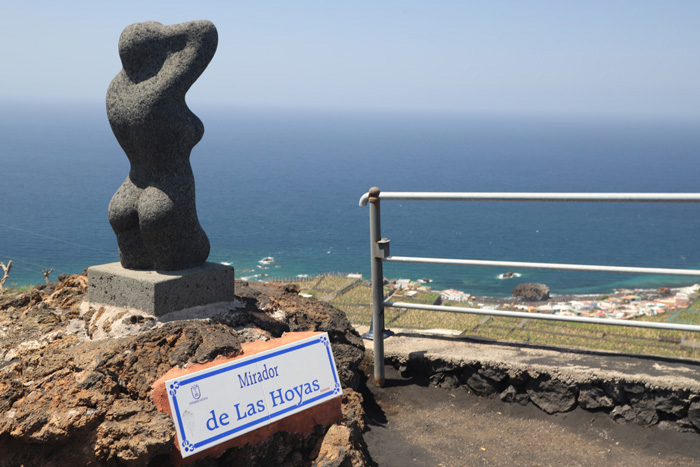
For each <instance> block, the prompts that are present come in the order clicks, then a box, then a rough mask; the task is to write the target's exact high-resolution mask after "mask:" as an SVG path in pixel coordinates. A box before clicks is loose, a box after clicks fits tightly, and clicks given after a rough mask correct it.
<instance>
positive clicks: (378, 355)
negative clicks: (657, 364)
mask: <svg viewBox="0 0 700 467" xmlns="http://www.w3.org/2000/svg"><path fill="white" fill-rule="evenodd" d="M380 200H392V201H398V200H401V201H508V202H514V201H516V202H519V201H522V202H528V201H529V202H532V201H535V202H613V203H700V193H413V192H385V193H381V191H380V190H379V188H377V187H374V188H371V189H370V190H369V192H367V193H365V194H364V195H362V197H361V198H360V206H366V205H367V204H369V230H370V255H371V258H372V267H371V274H372V324H371V327H370V336H369V337H370V338H372V339H373V343H374V381H375V384H376V385H377V386H379V387H383V386H384V337H385V336H386V335H387V334H385V332H386V331H385V328H384V307H394V308H410V309H418V310H432V311H447V312H452V313H470V314H480V315H490V316H505V317H513V318H527V319H539V320H550V321H568V322H583V323H594V324H608V325H613V326H628V327H642V328H652V329H654V328H655V329H671V330H677V331H693V332H700V326H693V325H688V324H675V323H655V322H643V321H627V320H621V319H608V318H586V317H577V316H560V315H549V314H537V313H525V312H517V311H500V310H484V309H480V308H462V307H452V306H450V307H446V306H438V305H422V304H416V303H405V302H390V301H385V300H384V295H383V294H384V284H383V281H384V273H383V262H393V263H423V264H443V265H461V266H483V267H508V268H518V269H547V270H559V271H562V270H563V271H595V272H613V273H631V274H654V275H671V276H689V277H700V270H695V269H665V268H639V267H623V266H595V265H584V264H562V263H528V262H516V261H486V260H471V259H452V258H420V257H411V256H391V255H390V253H389V240H388V239H386V238H382V236H381V215H380Z"/></svg>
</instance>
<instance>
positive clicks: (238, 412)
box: [234, 404, 247, 420]
mask: <svg viewBox="0 0 700 467" xmlns="http://www.w3.org/2000/svg"><path fill="white" fill-rule="evenodd" d="M239 405H240V404H236V405H235V406H234V407H236V415H238V420H243V419H244V418H246V417H247V415H246V414H245V413H244V414H243V415H241V411H240V410H238V406H239Z"/></svg>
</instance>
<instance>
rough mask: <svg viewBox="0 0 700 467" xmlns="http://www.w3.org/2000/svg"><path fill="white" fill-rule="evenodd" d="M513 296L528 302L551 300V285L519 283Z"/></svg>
mask: <svg viewBox="0 0 700 467" xmlns="http://www.w3.org/2000/svg"><path fill="white" fill-rule="evenodd" d="M513 298H517V299H520V300H523V301H526V302H544V301H547V300H549V287H547V286H546V285H545V284H537V283H534V282H532V283H525V284H518V285H516V286H515V288H514V289H513Z"/></svg>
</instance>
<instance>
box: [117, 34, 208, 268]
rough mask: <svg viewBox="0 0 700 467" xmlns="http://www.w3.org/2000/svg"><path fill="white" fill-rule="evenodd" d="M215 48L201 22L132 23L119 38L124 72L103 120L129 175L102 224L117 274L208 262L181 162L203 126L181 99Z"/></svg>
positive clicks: (190, 181)
mask: <svg viewBox="0 0 700 467" xmlns="http://www.w3.org/2000/svg"><path fill="white" fill-rule="evenodd" d="M217 42H218V36H217V32H216V28H215V27H214V25H213V24H212V23H211V22H209V21H192V22H188V23H182V24H175V25H171V26H163V25H162V24H160V23H156V22H150V21H149V22H145V23H137V24H132V25H131V26H128V27H127V28H126V29H124V32H122V35H121V37H120V38H119V56H120V58H121V61H122V65H123V67H124V68H123V69H122V70H121V71H120V72H119V74H117V76H116V77H115V78H114V80H112V82H111V83H110V85H109V89H108V90H107V117H108V118H109V123H110V125H111V127H112V131H113V132H114V135H115V136H116V138H117V141H119V144H120V145H121V147H122V149H123V150H124V152H125V153H126V155H127V157H128V158H129V162H130V163H131V170H130V172H129V175H128V177H127V178H126V180H125V181H124V183H123V184H122V186H121V187H120V188H119V190H117V192H116V193H115V195H114V197H113V198H112V201H111V202H110V204H109V222H110V224H111V225H112V229H113V230H114V232H115V233H116V235H117V244H118V246H119V256H120V258H121V264H122V266H123V267H124V268H127V269H156V270H165V271H176V270H183V269H189V268H193V267H196V266H200V265H202V264H203V263H204V262H205V261H206V259H207V257H208V256H209V240H208V239H207V236H206V234H205V233H204V230H203V229H202V227H201V226H200V225H199V220H198V219H197V210H196V206H195V188H194V175H193V174H192V167H191V166H190V160H189V159H190V152H191V151H192V148H193V147H194V145H195V144H197V143H198V142H199V140H200V139H201V138H202V135H203V134H204V125H202V122H201V121H200V120H199V118H197V116H196V115H194V114H193V113H192V112H191V111H190V109H189V108H188V107H187V104H186V103H185V93H187V91H188V90H189V88H190V86H192V84H193V83H194V82H195V81H196V80H197V78H198V77H199V76H200V75H201V74H202V72H203V71H204V69H205V68H206V67H207V65H208V64H209V62H210V61H211V59H212V57H213V56H214V52H215V51H216V46H217Z"/></svg>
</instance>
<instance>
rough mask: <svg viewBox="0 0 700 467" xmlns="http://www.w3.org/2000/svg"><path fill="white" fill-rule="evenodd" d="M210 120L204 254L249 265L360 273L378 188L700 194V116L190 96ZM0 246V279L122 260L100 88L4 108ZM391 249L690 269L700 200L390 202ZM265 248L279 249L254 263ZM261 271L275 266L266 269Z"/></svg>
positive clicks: (647, 280)
mask: <svg viewBox="0 0 700 467" xmlns="http://www.w3.org/2000/svg"><path fill="white" fill-rule="evenodd" d="M191 108H192V110H193V111H194V112H195V113H196V114H197V115H198V116H199V117H200V119H201V120H202V121H203V122H204V126H205V135H204V138H203V139H202V141H201V142H200V143H199V144H198V145H197V146H196V147H195V148H194V150H193V152H192V157H191V162H192V166H193V169H194V172H195V178H196V184H197V207H198V215H199V219H200V222H201V224H202V226H203V227H204V230H205V231H206V232H207V235H208V236H209V239H210V241H211V245H212V250H211V255H210V258H209V259H210V261H214V262H230V263H232V265H233V266H234V267H235V268H236V276H237V277H239V278H243V277H246V278H249V279H250V280H260V279H265V280H268V279H270V278H272V277H296V276H297V275H314V274H318V273H323V272H344V273H355V272H359V273H362V274H364V276H365V277H366V278H368V277H369V267H370V259H369V226H368V208H367V207H360V206H358V201H359V199H360V197H361V196H362V194H363V193H365V192H366V191H367V190H368V189H369V188H370V187H372V186H378V187H380V188H381V189H382V190H383V191H470V192H472V191H495V192H501V191H527V192H550V191H551V192H569V191H574V192H576V191H583V192H698V191H700V131H698V123H699V122H690V121H681V120H677V121H672V120H668V119H667V120H653V119H627V120H624V119H602V118H564V117H549V118H547V117H527V116H517V117H516V116H512V117H506V116H479V115H466V114H441V113H429V112H428V113H426V112H422V113H419V112H415V113H411V112H378V111H377V112H372V111H331V110H308V109H307V110H279V109H239V108H231V109H228V108H218V107H213V106H212V107H207V106H197V105H191ZM0 144H1V146H0V261H3V262H5V263H7V261H8V260H10V259H12V260H14V265H13V269H12V272H11V275H10V279H9V280H8V282H7V284H6V286H8V285H14V286H16V285H27V284H38V283H42V282H43V281H44V278H43V276H42V274H41V269H42V268H43V269H50V268H54V273H53V275H52V278H55V277H56V276H57V275H58V274H60V273H77V272H82V271H83V270H84V268H86V267H88V266H90V265H94V264H102V263H107V262H113V261H118V252H117V246H116V239H115V237H114V234H113V233H112V231H111V229H110V226H109V223H108V220H107V205H108V204H109V201H110V199H111V197H112V195H113V194H114V192H115V191H116V190H117V188H118V187H119V186H120V184H121V183H122V181H123V180H124V178H125V177H126V175H127V173H128V170H129V165H128V161H127V159H126V156H125V155H124V153H123V152H122V150H121V148H120V147H119V145H118V144H117V142H116V140H115V138H114V136H113V135H112V133H111V130H110V128H109V123H108V122H107V117H106V114H105V110H104V107H103V105H102V104H101V103H95V104H94V105H90V104H72V105H60V104H51V105H49V104H20V103H5V104H4V105H3V106H2V107H1V108H0ZM382 235H383V236H385V237H388V238H390V239H391V252H392V254H394V255H401V256H432V257H448V258H450V257H451V258H464V259H490V260H504V261H505V260H512V261H537V262H560V263H580V264H603V265H621V266H649V267H669V268H699V267H700V246H699V245H698V239H699V238H700V205H698V204H685V205H676V204H615V203H602V204H597V203H575V204H569V203H486V202H449V203H437V202H403V201H386V202H384V203H382ZM267 256H272V257H274V259H275V262H276V264H275V265H272V266H270V267H269V269H267V270H262V269H260V268H258V267H257V266H258V265H259V260H260V259H262V258H263V257H267ZM384 272H385V275H386V276H387V277H390V278H411V279H420V278H424V277H425V278H430V279H432V280H433V281H434V282H433V284H432V285H433V286H434V288H440V289H442V288H448V287H452V288H456V289H460V290H464V291H466V292H469V293H473V294H478V295H493V296H508V295H510V293H511V291H512V289H513V287H515V285H517V283H520V282H543V283H546V284H547V285H549V286H550V288H551V289H552V293H555V294H569V293H596V292H609V291H611V290H613V289H614V288H634V287H656V286H660V285H665V286H681V285H688V284H692V283H695V282H700V278H673V277H659V276H633V275H620V274H599V273H583V272H552V271H534V270H523V271H517V270H516V272H519V273H521V274H522V276H521V277H519V278H515V279H509V280H502V279H499V278H498V276H499V274H501V273H504V272H506V270H502V269H494V268H463V267H445V266H433V265H397V264H386V265H385V270H384ZM260 274H268V277H262V278H261V277H260V276H259V275H260Z"/></svg>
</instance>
